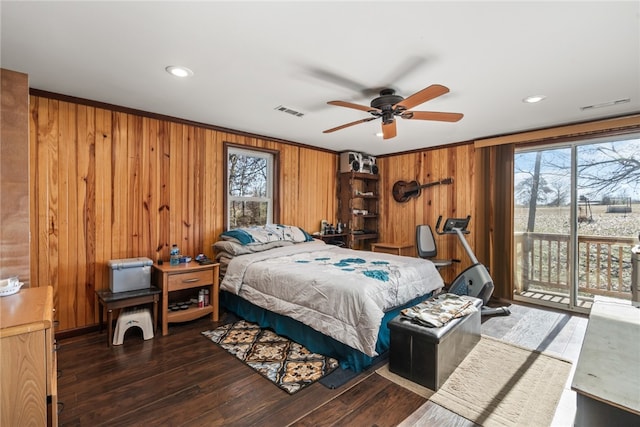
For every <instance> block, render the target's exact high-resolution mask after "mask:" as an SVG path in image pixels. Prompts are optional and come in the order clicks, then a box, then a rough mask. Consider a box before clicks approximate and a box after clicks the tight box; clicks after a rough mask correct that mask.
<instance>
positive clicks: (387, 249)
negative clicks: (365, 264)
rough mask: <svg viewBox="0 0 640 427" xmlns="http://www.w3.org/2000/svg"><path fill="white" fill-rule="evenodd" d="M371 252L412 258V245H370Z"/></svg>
mask: <svg viewBox="0 0 640 427" xmlns="http://www.w3.org/2000/svg"><path fill="white" fill-rule="evenodd" d="M371 252H382V253H385V254H393V255H403V256H414V255H415V254H414V245H413V244H409V243H372V244H371Z"/></svg>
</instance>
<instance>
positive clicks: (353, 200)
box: [338, 172, 380, 249]
mask: <svg viewBox="0 0 640 427" xmlns="http://www.w3.org/2000/svg"><path fill="white" fill-rule="evenodd" d="M379 179H380V177H379V176H378V175H377V174H372V173H361V172H343V173H340V174H339V178H338V220H339V221H340V222H341V223H344V224H346V231H345V233H346V234H347V242H346V243H347V247H349V248H352V249H369V246H370V244H371V243H372V242H375V241H376V240H377V239H378V219H379V203H378V201H379V186H378V183H379Z"/></svg>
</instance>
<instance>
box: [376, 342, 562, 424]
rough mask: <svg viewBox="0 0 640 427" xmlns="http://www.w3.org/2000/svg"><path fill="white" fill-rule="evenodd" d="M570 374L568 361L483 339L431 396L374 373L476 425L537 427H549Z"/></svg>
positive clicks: (401, 382)
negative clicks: (412, 390)
mask: <svg viewBox="0 0 640 427" xmlns="http://www.w3.org/2000/svg"><path fill="white" fill-rule="evenodd" d="M570 370H571V363H570V362H568V361H566V360H561V359H558V358H556V357H553V356H550V355H547V354H543V353H540V352H537V351H532V350H528V349H524V348H522V347H518V346H515V345H513V344H509V343H506V342H504V341H500V340H497V339H495V338H491V337H487V336H483V337H482V339H481V340H480V342H479V343H478V344H477V345H476V346H475V348H474V349H473V350H472V351H471V353H469V355H468V356H467V357H466V358H465V359H464V360H463V361H462V363H460V365H459V366H458V368H457V369H456V370H455V371H454V372H453V374H451V376H450V377H449V379H448V380H447V381H446V382H445V383H444V384H443V386H442V387H441V388H440V390H438V391H437V392H436V393H435V394H433V395H431V396H430V397H429V395H428V394H429V392H430V393H433V392H432V391H431V390H428V389H425V388H424V387H421V386H419V385H418V384H413V383H411V382H409V381H408V380H406V379H404V378H400V380H398V381H394V379H393V377H389V376H387V375H385V374H384V372H383V371H384V369H383V368H382V369H379V370H378V371H376V372H377V373H379V374H380V375H382V376H384V377H386V378H388V379H389V380H391V381H394V382H397V383H398V384H400V385H403V386H405V385H404V384H406V383H410V384H413V386H411V387H414V386H417V387H421V388H422V389H424V390H428V392H423V393H421V392H419V391H414V392H416V393H417V394H419V395H421V396H424V397H427V398H429V400H430V401H431V402H433V403H436V404H438V405H440V406H442V407H444V408H446V409H448V410H450V411H452V412H454V413H456V414H458V415H460V416H462V417H464V418H466V419H468V420H471V421H473V422H474V423H476V424H479V425H483V426H518V427H519V426H536V427H538V426H548V425H550V424H551V422H552V420H553V416H554V413H555V410H556V406H557V405H558V401H559V400H560V396H561V394H562V391H563V388H564V385H565V383H566V381H567V378H568V376H569V372H570ZM387 372H388V369H387ZM389 374H390V375H394V374H392V373H390V372H389ZM395 377H397V376H395ZM405 387H406V388H408V389H410V390H411V388H410V387H408V386H405Z"/></svg>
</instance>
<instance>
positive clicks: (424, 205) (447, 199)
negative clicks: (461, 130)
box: [378, 144, 474, 282]
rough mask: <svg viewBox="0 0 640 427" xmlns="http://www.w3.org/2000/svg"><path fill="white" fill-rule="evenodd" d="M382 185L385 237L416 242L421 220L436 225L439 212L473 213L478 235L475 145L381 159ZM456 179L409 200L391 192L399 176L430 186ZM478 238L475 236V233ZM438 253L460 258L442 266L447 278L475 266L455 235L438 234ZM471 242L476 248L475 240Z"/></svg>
mask: <svg viewBox="0 0 640 427" xmlns="http://www.w3.org/2000/svg"><path fill="white" fill-rule="evenodd" d="M378 167H379V169H380V176H381V182H380V188H381V201H380V204H381V212H382V214H381V215H382V216H381V220H380V239H379V240H380V241H384V242H394V243H409V244H412V245H414V246H415V229H416V226H417V225H419V224H429V225H431V227H432V228H433V229H435V225H436V222H437V220H438V216H439V215H442V216H443V217H444V218H447V217H454V216H456V217H458V216H460V217H465V216H467V215H472V221H471V225H470V227H469V228H470V230H471V231H472V233H473V225H474V220H473V215H474V202H473V182H474V178H473V173H474V147H473V144H463V145H457V146H455V147H451V148H439V149H429V150H424V151H420V152H413V153H408V154H400V155H396V156H389V157H383V158H380V159H378ZM449 177H451V178H453V184H451V185H435V186H432V187H428V188H425V189H423V190H422V192H421V194H420V196H418V197H413V198H411V199H409V200H408V201H407V202H404V203H398V202H396V201H395V200H394V199H393V197H392V195H391V194H392V193H391V189H392V187H393V184H394V183H395V182H397V181H399V180H402V181H413V180H416V181H418V182H419V183H420V184H427V183H431V182H435V181H440V180H442V179H445V178H449ZM471 236H473V234H471ZM435 237H436V243H437V245H438V256H439V257H441V258H457V259H460V260H462V262H461V263H460V264H454V265H453V266H452V267H449V268H446V269H443V270H441V273H442V275H443V277H444V279H445V281H446V282H450V281H451V280H452V279H453V278H454V277H455V276H456V275H457V274H459V273H460V272H461V271H462V270H463V269H464V268H466V267H467V266H468V265H469V261H468V259H467V258H466V254H465V253H464V250H463V248H462V247H461V245H460V244H459V243H458V241H457V238H456V237H455V236H449V235H443V236H439V235H436V236H435ZM469 243H470V244H471V246H472V247H473V240H472V239H471V238H470V239H469Z"/></svg>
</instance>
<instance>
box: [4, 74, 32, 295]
mask: <svg viewBox="0 0 640 427" xmlns="http://www.w3.org/2000/svg"><path fill="white" fill-rule="evenodd" d="M0 76H1V81H2V89H1V90H2V96H1V97H0V99H1V101H2V103H1V107H0V112H1V113H0V114H1V117H0V122H1V123H2V128H1V137H0V245H1V246H0V247H1V248H2V252H1V254H0V278H7V277H12V276H18V278H19V279H20V281H22V282H24V283H25V284H27V285H28V286H29V285H30V284H31V278H30V275H31V273H30V268H29V253H30V246H29V227H30V222H29V220H30V216H29V212H30V203H31V199H30V191H29V86H28V84H29V82H28V77H27V75H26V74H23V73H18V72H15V71H10V70H5V69H0Z"/></svg>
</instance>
